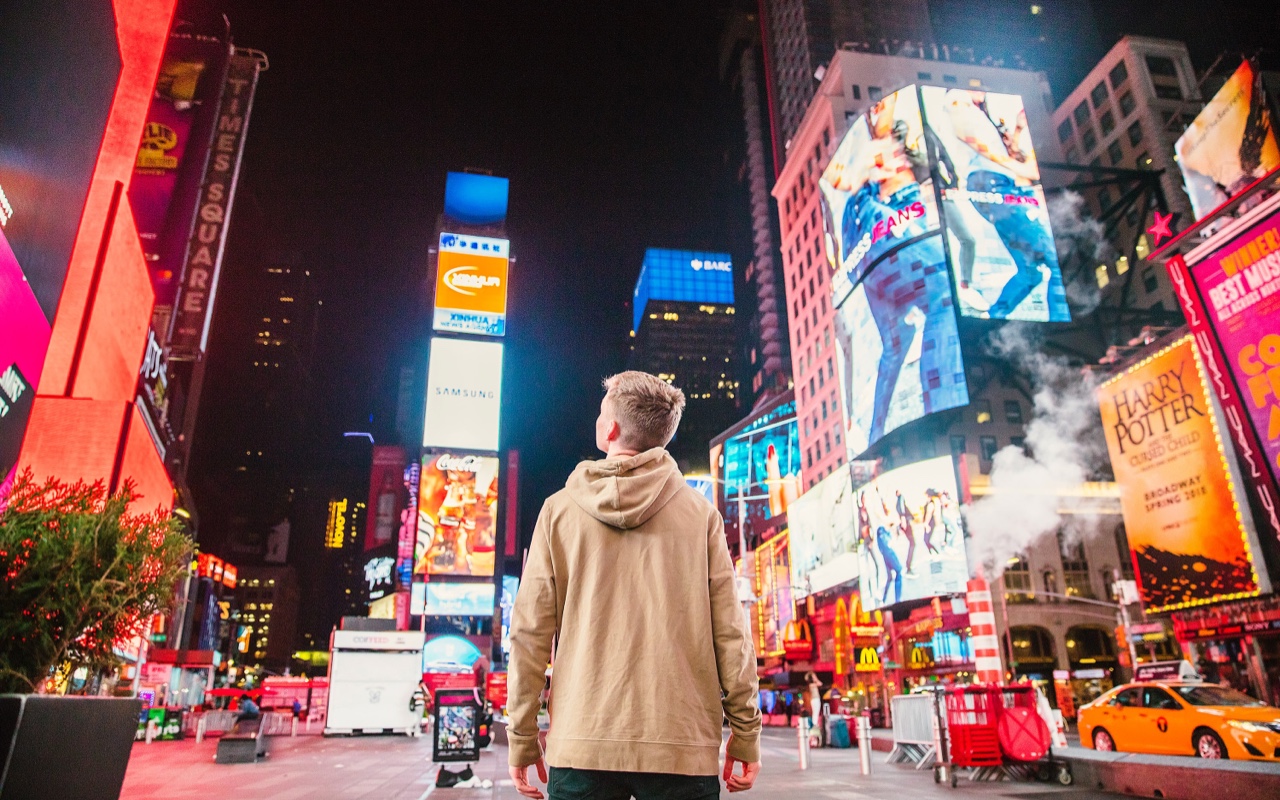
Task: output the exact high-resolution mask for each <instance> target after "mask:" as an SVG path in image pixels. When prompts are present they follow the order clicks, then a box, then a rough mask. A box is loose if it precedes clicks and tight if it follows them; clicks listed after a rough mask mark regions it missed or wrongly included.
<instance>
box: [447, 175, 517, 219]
mask: <svg viewBox="0 0 1280 800" xmlns="http://www.w3.org/2000/svg"><path fill="white" fill-rule="evenodd" d="M509 193H510V182H509V181H508V180H507V179H506V178H499V177H496V176H494V175H477V174H475V173H472V172H450V173H449V174H448V175H446V176H445V179H444V214H445V216H446V217H449V218H450V219H456V220H457V221H458V222H463V223H466V224H467V225H495V224H497V223H499V222H502V221H503V220H504V219H506V218H507V196H508V194H509Z"/></svg>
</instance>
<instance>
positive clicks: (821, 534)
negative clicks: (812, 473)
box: [787, 464, 858, 600]
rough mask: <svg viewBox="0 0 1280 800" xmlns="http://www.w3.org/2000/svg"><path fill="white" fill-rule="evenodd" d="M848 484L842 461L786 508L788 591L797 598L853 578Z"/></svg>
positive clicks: (854, 560) (855, 565)
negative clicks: (788, 551)
mask: <svg viewBox="0 0 1280 800" xmlns="http://www.w3.org/2000/svg"><path fill="white" fill-rule="evenodd" d="M853 523H854V514H853V484H852V483H851V482H850V480H849V465H848V464H845V465H844V466H842V467H839V468H837V469H836V471H835V472H832V473H831V474H830V475H828V476H827V477H825V478H823V479H822V480H821V481H819V482H818V484H817V485H815V486H814V487H813V488H811V489H810V490H809V491H807V492H805V493H804V494H803V495H801V496H800V497H799V498H798V499H797V500H796V501H795V502H794V503H792V504H791V508H790V509H788V511H787V526H788V528H789V530H790V540H791V541H790V544H791V594H792V597H793V598H794V599H796V600H800V599H802V598H805V597H808V596H809V595H811V594H813V593H814V592H820V591H822V590H824V589H830V588H831V587H832V586H838V585H840V584H842V583H847V582H848V581H851V580H853V579H854V578H857V577H858V556H857V551H856V545H857V539H856V531H855V529H854V524H853Z"/></svg>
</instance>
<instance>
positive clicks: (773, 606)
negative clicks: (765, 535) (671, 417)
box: [751, 531, 795, 656]
mask: <svg viewBox="0 0 1280 800" xmlns="http://www.w3.org/2000/svg"><path fill="white" fill-rule="evenodd" d="M755 560H756V569H755V586H754V587H753V588H754V589H755V593H756V597H758V598H760V599H759V601H758V602H756V603H755V604H754V605H753V606H752V607H751V621H752V623H753V625H752V627H753V628H754V633H755V641H756V654H757V655H761V656H778V655H782V654H783V653H785V652H786V648H785V647H784V646H783V643H782V640H783V638H784V637H783V634H784V633H785V632H786V630H787V624H788V623H789V622H791V620H792V619H793V618H794V616H795V604H794V602H793V601H792V599H791V548H790V545H789V537H788V534H787V532H786V531H783V532H782V533H780V534H778V535H777V536H775V537H773V538H772V539H769V540H768V541H766V542H764V543H762V544H761V545H760V546H759V547H757V548H756V551H755Z"/></svg>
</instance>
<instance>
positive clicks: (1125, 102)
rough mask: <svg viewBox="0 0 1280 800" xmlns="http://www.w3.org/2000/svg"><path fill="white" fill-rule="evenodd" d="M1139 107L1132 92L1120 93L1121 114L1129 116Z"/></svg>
mask: <svg viewBox="0 0 1280 800" xmlns="http://www.w3.org/2000/svg"><path fill="white" fill-rule="evenodd" d="M1137 107H1138V104H1137V103H1135V102H1134V101H1133V93H1132V92H1125V93H1124V94H1122V95H1120V113H1121V114H1123V115H1124V116H1126V117H1127V116H1129V115H1130V114H1132V113H1133V110H1134V109H1135V108H1137Z"/></svg>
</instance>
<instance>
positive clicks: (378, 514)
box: [364, 444, 406, 551]
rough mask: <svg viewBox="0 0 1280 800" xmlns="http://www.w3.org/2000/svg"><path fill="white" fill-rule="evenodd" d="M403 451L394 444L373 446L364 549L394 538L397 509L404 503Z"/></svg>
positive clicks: (387, 542) (392, 540)
mask: <svg viewBox="0 0 1280 800" xmlns="http://www.w3.org/2000/svg"><path fill="white" fill-rule="evenodd" d="M404 466H405V453H404V450H403V449H402V448H400V447H397V446H395V445H382V444H379V445H374V447H373V460H372V463H371V465H370V469H369V504H368V508H369V516H368V519H366V520H365V534H364V549H365V550H366V551H368V550H372V549H374V548H375V547H384V546H387V545H391V544H393V543H395V542H396V541H397V538H396V535H397V534H398V533H399V531H400V524H401V514H400V512H401V509H402V508H404V506H405V501H406V497H405V495H406V492H405V484H404Z"/></svg>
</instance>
